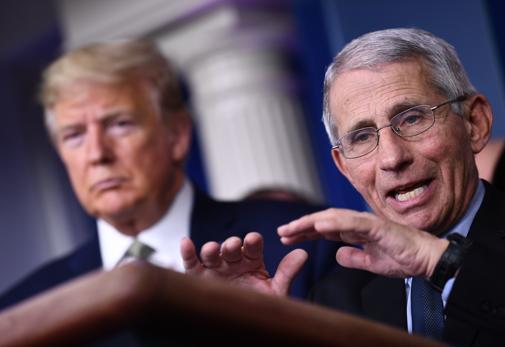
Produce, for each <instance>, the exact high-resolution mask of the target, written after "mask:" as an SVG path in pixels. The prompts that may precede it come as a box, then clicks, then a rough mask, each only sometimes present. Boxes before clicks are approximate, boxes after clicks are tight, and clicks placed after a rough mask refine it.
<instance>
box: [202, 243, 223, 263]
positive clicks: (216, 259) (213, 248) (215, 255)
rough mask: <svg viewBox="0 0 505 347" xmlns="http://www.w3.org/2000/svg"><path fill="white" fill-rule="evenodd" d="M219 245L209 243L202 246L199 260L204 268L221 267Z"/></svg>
mask: <svg viewBox="0 0 505 347" xmlns="http://www.w3.org/2000/svg"><path fill="white" fill-rule="evenodd" d="M220 248H221V247H220V246H219V243H217V242H214V241H211V242H207V243H206V244H204V245H203V246H202V249H201V251H200V259H201V260H202V264H203V266H205V267H206V268H214V267H218V266H219V265H221V254H220V253H221V252H220Z"/></svg>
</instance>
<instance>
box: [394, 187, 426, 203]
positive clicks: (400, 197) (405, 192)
mask: <svg viewBox="0 0 505 347" xmlns="http://www.w3.org/2000/svg"><path fill="white" fill-rule="evenodd" d="M428 183H429V182H422V183H420V184H417V185H415V186H411V187H408V188H405V189H401V190H400V191H393V192H391V195H393V196H394V198H395V200H396V201H400V202H403V201H408V200H412V199H414V198H415V197H417V196H419V195H421V194H422V193H423V192H424V191H425V190H426V188H427V187H428Z"/></svg>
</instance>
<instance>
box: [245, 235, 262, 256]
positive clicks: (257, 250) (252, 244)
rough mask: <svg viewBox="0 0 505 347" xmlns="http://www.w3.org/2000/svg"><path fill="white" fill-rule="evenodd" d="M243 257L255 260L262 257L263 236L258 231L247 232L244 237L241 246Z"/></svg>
mask: <svg viewBox="0 0 505 347" xmlns="http://www.w3.org/2000/svg"><path fill="white" fill-rule="evenodd" d="M242 251H243V254H244V257H246V258H248V259H251V260H257V259H261V258H263V236H261V234H260V233H256V232H252V233H248V234H247V235H246V236H245V237H244V246H243V249H242Z"/></svg>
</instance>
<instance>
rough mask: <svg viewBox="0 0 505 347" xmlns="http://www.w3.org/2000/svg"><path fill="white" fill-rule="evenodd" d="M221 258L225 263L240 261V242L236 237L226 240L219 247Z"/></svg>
mask: <svg viewBox="0 0 505 347" xmlns="http://www.w3.org/2000/svg"><path fill="white" fill-rule="evenodd" d="M221 256H222V258H223V260H224V261H226V262H229V263H236V262H239V261H240V260H241V259H242V240H241V239H240V238H238V237H236V236H232V237H230V238H228V239H227V240H226V241H225V242H223V244H222V245H221Z"/></svg>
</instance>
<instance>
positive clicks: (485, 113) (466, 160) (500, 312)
mask: <svg viewBox="0 0 505 347" xmlns="http://www.w3.org/2000/svg"><path fill="white" fill-rule="evenodd" d="M492 117H493V116H492V109H491V105H490V104H489V102H488V100H487V99H486V97H485V96H483V95H482V94H480V93H478V92H477V91H476V90H475V88H474V87H473V86H472V85H471V83H470V82H469V80H468V77H467V75H466V73H465V71H464V69H463V66H462V65H461V63H460V61H459V59H458V57H457V55H456V52H455V50H454V48H453V47H452V46H451V45H449V44H448V43H447V42H445V41H444V40H442V39H440V38H438V37H436V36H434V35H432V34H431V33H428V32H426V31H422V30H418V29H390V30H382V31H377V32H372V33H369V34H366V35H363V36H361V37H359V38H357V39H355V40H354V41H352V42H350V43H349V44H348V45H347V46H345V47H344V49H343V50H342V51H341V52H340V53H339V54H338V55H337V56H336V57H335V59H334V60H333V62H332V64H331V65H330V66H329V68H328V70H327V72H326V76H325V83H324V115H323V120H324V124H325V127H326V130H327V132H328V135H329V138H330V141H331V144H332V155H333V159H334V162H335V164H336V166H337V167H338V169H339V170H340V171H341V172H342V173H343V174H344V175H345V176H346V178H347V179H348V180H349V181H350V182H351V183H352V184H353V186H354V187H355V188H356V189H357V190H358V191H359V192H360V194H361V195H362V196H363V197H364V198H365V200H366V201H367V202H368V204H369V205H370V207H371V208H372V210H373V213H366V212H356V211H352V210H344V209H328V210H325V211H321V212H317V213H313V214H309V215H306V216H304V217H302V218H300V219H296V220H294V221H292V222H290V223H288V224H286V225H283V226H281V227H279V228H278V234H279V236H280V237H281V241H282V242H283V243H285V244H294V243H297V242H300V241H303V240H308V239H309V240H313V239H318V238H325V239H330V240H338V241H343V242H346V243H348V244H349V246H344V247H341V248H339V249H338V251H337V253H336V259H337V262H338V263H339V264H340V265H341V266H342V267H340V268H338V269H337V270H336V271H335V273H333V274H331V275H330V276H329V277H328V278H326V279H325V280H323V281H322V282H321V283H319V284H318V285H317V286H316V288H315V289H314V291H313V292H312V294H311V299H312V300H314V301H315V302H318V303H321V304H324V305H327V306H330V307H334V308H337V309H340V310H344V311H347V312H350V313H353V314H357V315H361V316H364V317H367V318H370V319H374V320H378V321H380V322H384V323H387V324H390V325H393V326H397V327H400V328H404V329H407V330H408V331H409V332H413V333H418V334H422V335H425V336H428V337H431V338H435V339H441V340H444V341H446V342H449V343H451V344H455V345H465V346H466V345H476V346H485V345H500V344H503V343H504V341H505V335H504V334H505V333H504V332H505V270H504V266H503V262H504V261H505V231H504V227H503V225H504V219H503V216H502V215H501V214H502V213H503V212H504V211H505V197H504V196H503V194H502V193H500V192H498V191H497V190H496V189H495V188H493V187H492V186H491V185H489V184H487V182H485V181H482V180H479V176H478V173H477V167H476V164H475V159H474V156H475V154H477V153H479V152H480V151H481V150H482V149H483V148H484V146H485V145H486V143H487V141H488V139H489V137H490V131H491V124H492ZM247 241H248V242H247V243H244V245H243V247H242V248H239V246H241V245H240V244H238V245H236V246H235V247H231V246H232V245H226V244H225V245H223V246H224V249H226V250H227V251H226V252H227V253H229V254H222V255H219V254H217V253H215V252H214V253H212V252H211V251H209V250H208V249H206V248H203V249H202V251H201V252H200V259H202V260H200V259H199V258H198V257H197V254H196V251H195V247H194V246H193V245H192V243H191V241H190V240H188V239H185V240H184V242H183V244H182V247H181V250H182V253H183V258H184V260H185V266H186V269H187V272H188V273H192V274H196V275H201V274H204V275H207V276H212V270H213V269H209V268H206V267H205V266H204V265H205V259H214V261H216V259H218V258H219V257H224V256H226V257H230V254H233V255H234V259H235V260H236V259H237V258H239V254H241V253H242V254H243V255H244V258H245V257H246V256H247V254H248V252H250V250H249V248H250V247H251V248H252V247H253V246H254V243H255V242H260V240H259V237H258V238H257V239H255V240H251V237H249V239H248V240H247ZM255 266H260V264H259V263H256V264H251V263H247V262H246V261H243V264H242V267H241V268H240V269H238V268H235V270H236V272H238V273H241V274H242V275H244V276H247V278H248V282H247V284H248V285H249V286H252V287H257V288H260V289H261V290H263V291H269V290H270V292H274V293H275V292H279V290H278V289H277V290H271V289H272V287H273V285H272V283H271V282H268V279H267V280H266V281H265V280H264V279H263V278H261V277H260V276H255ZM222 275H223V274H222V272H221V276H222ZM252 279H254V280H252ZM230 280H231V281H236V280H237V273H234V274H231V276H230ZM239 284H240V283H239ZM499 341H501V342H499Z"/></svg>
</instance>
